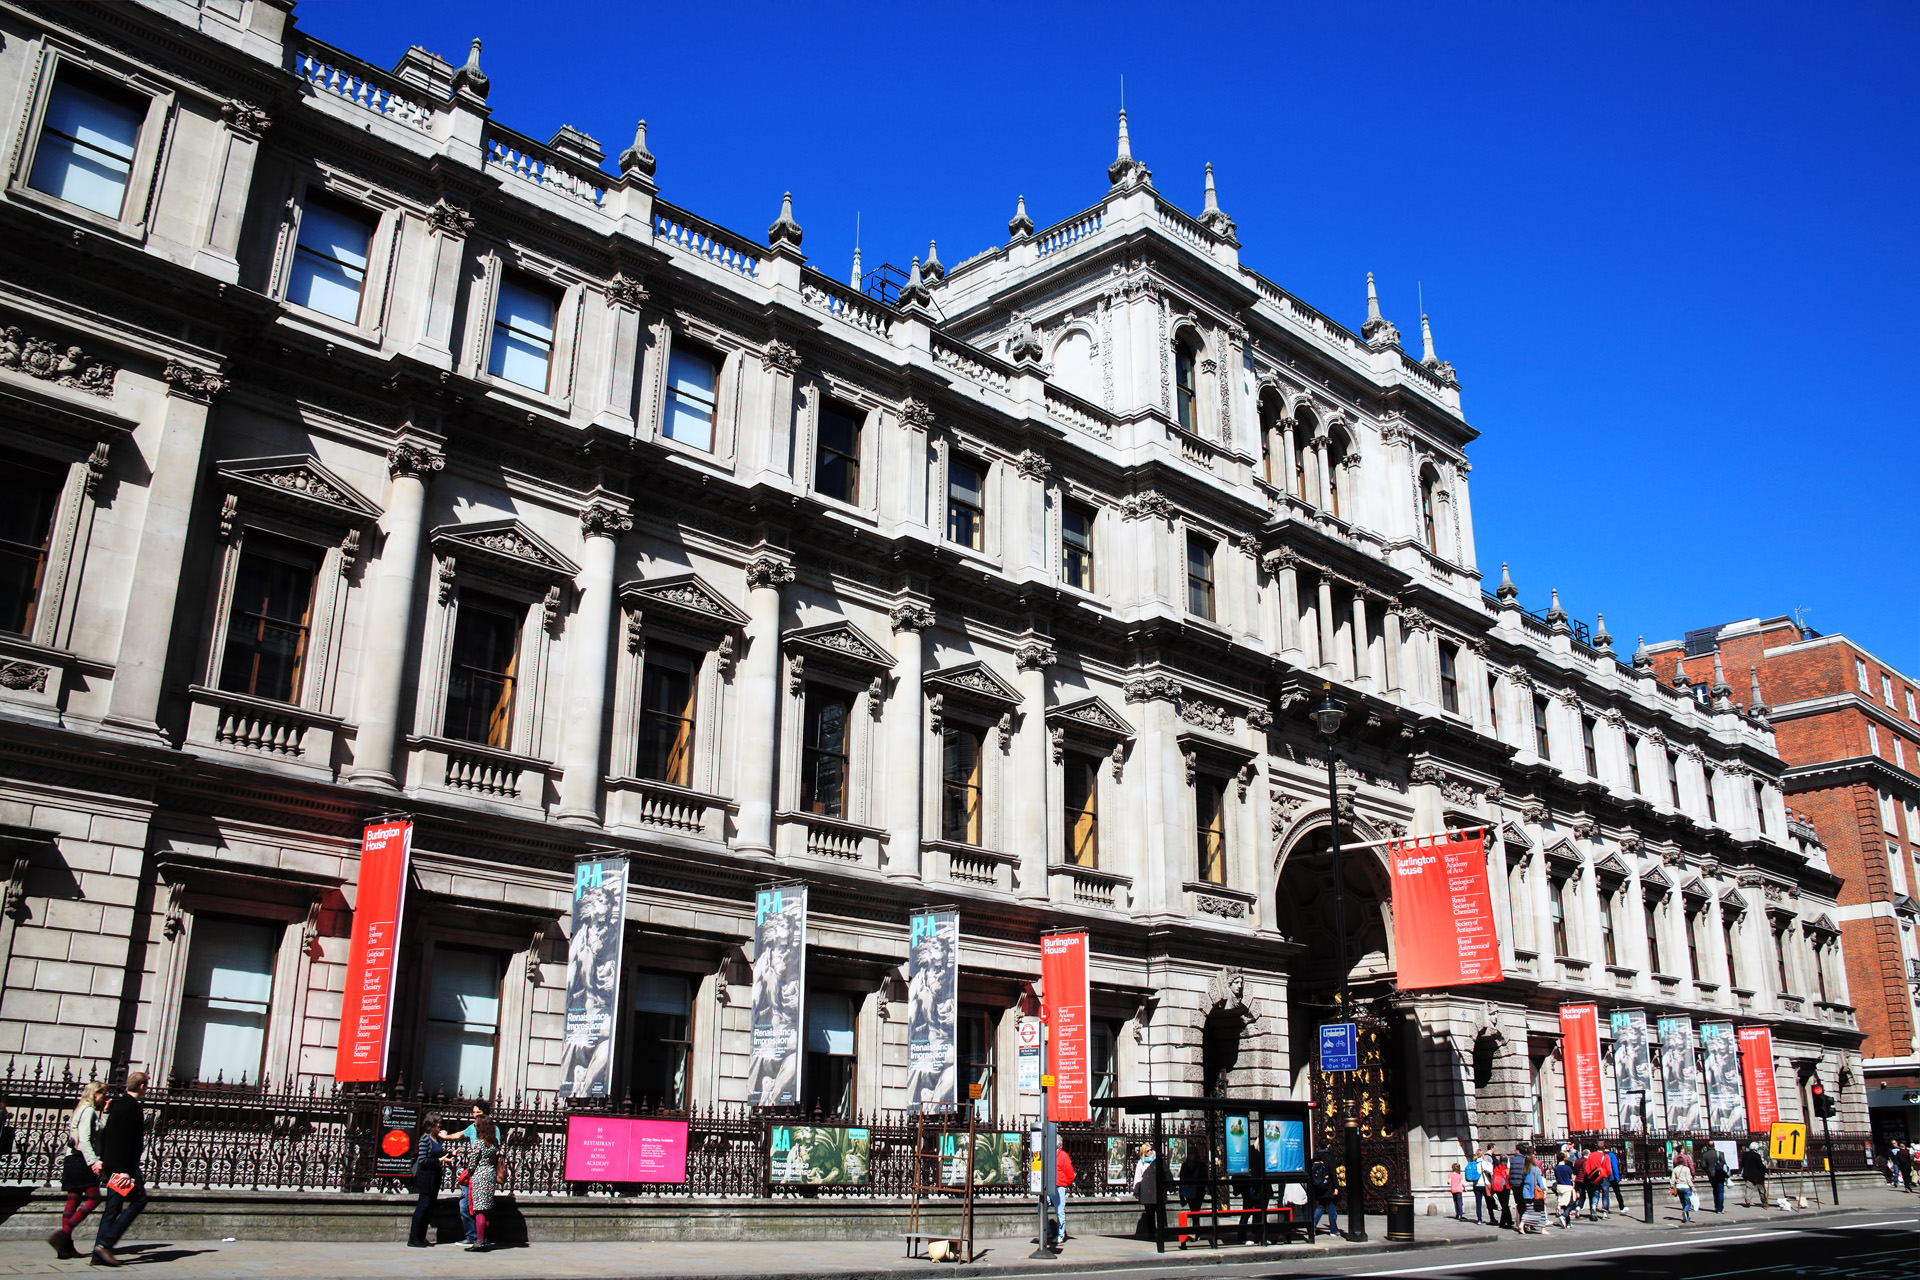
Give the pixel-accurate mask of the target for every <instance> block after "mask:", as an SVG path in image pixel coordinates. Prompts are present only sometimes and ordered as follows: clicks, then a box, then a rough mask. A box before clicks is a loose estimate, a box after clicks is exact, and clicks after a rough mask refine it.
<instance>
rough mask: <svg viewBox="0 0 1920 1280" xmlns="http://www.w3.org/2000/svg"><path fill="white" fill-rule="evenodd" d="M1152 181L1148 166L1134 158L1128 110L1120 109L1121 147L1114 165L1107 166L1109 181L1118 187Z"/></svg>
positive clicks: (1114, 159)
mask: <svg viewBox="0 0 1920 1280" xmlns="http://www.w3.org/2000/svg"><path fill="white" fill-rule="evenodd" d="M1152 180H1153V175H1152V174H1151V173H1149V172H1148V171H1147V166H1145V165H1143V164H1141V163H1140V162H1139V161H1138V160H1135V159H1134V158H1133V141H1132V139H1130V138H1129V137H1128V136H1127V109H1126V108H1125V107H1122V108H1120V147H1119V151H1118V153H1117V154H1116V155H1115V156H1114V158H1113V163H1112V164H1110V165H1108V166H1107V181H1108V182H1111V183H1112V184H1113V185H1114V186H1116V187H1117V186H1120V185H1121V184H1122V183H1125V182H1142V183H1145V182H1151V181H1152Z"/></svg>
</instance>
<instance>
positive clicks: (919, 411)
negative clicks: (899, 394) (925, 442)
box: [900, 396, 933, 431]
mask: <svg viewBox="0 0 1920 1280" xmlns="http://www.w3.org/2000/svg"><path fill="white" fill-rule="evenodd" d="M900 421H901V422H903V423H905V424H906V425H907V426H909V427H912V428H913V429H914V430H916V431H926V430H929V429H930V428H932V426H933V406H932V405H930V404H928V403H927V402H926V401H925V400H918V399H915V398H914V397H912V396H908V397H907V398H906V400H905V401H904V402H903V403H902V404H901V405H900Z"/></svg>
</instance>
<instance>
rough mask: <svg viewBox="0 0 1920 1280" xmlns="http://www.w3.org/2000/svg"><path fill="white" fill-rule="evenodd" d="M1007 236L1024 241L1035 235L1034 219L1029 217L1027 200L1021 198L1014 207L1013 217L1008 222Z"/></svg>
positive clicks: (1023, 197)
mask: <svg viewBox="0 0 1920 1280" xmlns="http://www.w3.org/2000/svg"><path fill="white" fill-rule="evenodd" d="M1007 234H1008V235H1010V236H1012V237H1013V238H1014V239H1015V240H1024V239H1026V238H1027V237H1028V236H1030V235H1032V234H1033V219H1032V218H1029V217H1028V216H1027V198H1026V197H1025V196H1021V197H1020V200H1019V203H1018V204H1016V205H1015V206H1014V210H1013V217H1012V218H1010V219H1008V220H1007Z"/></svg>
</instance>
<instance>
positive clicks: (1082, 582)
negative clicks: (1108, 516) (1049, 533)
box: [1060, 502, 1093, 591]
mask: <svg viewBox="0 0 1920 1280" xmlns="http://www.w3.org/2000/svg"><path fill="white" fill-rule="evenodd" d="M1060 577H1061V580H1062V581H1064V582H1065V583H1066V584H1067V585H1068V586H1070V587H1078V588H1079V589H1080V590H1082V591H1091V590H1093V509H1092V508H1091V507H1087V506H1083V505H1082V504H1080V503H1078V502H1069V503H1067V504H1066V505H1065V506H1064V507H1062V508H1061V509H1060Z"/></svg>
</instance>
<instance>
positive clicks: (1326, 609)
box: [1319, 573, 1340, 672]
mask: <svg viewBox="0 0 1920 1280" xmlns="http://www.w3.org/2000/svg"><path fill="white" fill-rule="evenodd" d="M1319 621H1320V665H1321V666H1322V667H1324V668H1328V669H1330V670H1332V671H1336V672H1337V671H1338V670H1339V669H1340V658H1339V653H1340V650H1339V648H1338V647H1337V644H1336V641H1335V640H1334V635H1333V579H1332V578H1330V577H1329V576H1328V575H1326V574H1324V573H1323V574H1321V575H1320V609H1319Z"/></svg>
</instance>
